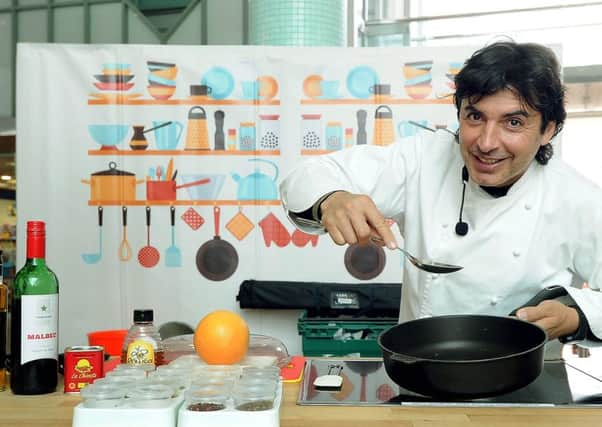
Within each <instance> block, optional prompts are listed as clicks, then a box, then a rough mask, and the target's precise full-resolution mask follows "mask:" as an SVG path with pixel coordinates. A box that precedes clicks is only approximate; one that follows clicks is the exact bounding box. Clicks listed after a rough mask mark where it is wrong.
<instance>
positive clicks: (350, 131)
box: [17, 44, 475, 353]
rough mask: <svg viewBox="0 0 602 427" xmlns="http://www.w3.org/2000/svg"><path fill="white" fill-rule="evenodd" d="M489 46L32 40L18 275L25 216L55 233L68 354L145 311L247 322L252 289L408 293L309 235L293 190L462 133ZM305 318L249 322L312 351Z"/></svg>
mask: <svg viewBox="0 0 602 427" xmlns="http://www.w3.org/2000/svg"><path fill="white" fill-rule="evenodd" d="M474 50H475V48H474V47H463V48H449V47H445V48H362V49H344V48H268V47H227V46H215V47H208V46H141V45H60V44H20V45H19V47H18V72H17V75H18V78H17V80H18V81H17V99H18V105H17V134H18V144H17V163H18V164H17V172H18V179H17V183H18V190H17V197H18V210H19V218H18V229H17V235H18V239H19V258H18V259H19V261H18V263H19V266H20V265H22V264H23V262H24V254H25V244H24V237H25V235H24V233H25V223H26V221H27V220H30V219H42V220H45V221H47V223H48V225H47V230H48V231H47V254H48V263H49V265H50V266H51V267H52V268H53V269H54V270H55V272H56V273H57V275H58V277H59V280H60V346H61V347H64V346H65V345H77V344H85V343H86V342H87V341H86V336H85V332H87V331H93V330H99V329H112V328H123V327H127V326H129V325H130V323H131V317H132V310H133V309H134V308H154V310H155V321H156V323H157V324H158V325H160V324H162V323H164V322H166V321H170V320H178V321H184V322H186V323H188V324H190V325H192V326H194V325H196V322H197V321H198V320H199V319H200V318H201V317H202V316H203V315H204V314H206V313H207V312H208V311H210V310H213V309H216V308H226V309H232V310H237V309H238V304H237V302H236V294H237V293H238V287H239V285H240V283H241V282H242V281H243V280H245V279H257V280H289V281H318V282H338V283H357V282H360V281H363V280H371V281H374V282H383V283H384V282H387V283H391V282H401V277H402V274H401V259H400V256H399V255H398V254H397V253H387V254H386V258H385V259H384V262H380V263H377V264H375V265H368V266H366V265H363V266H361V268H358V266H357V265H354V264H353V261H349V260H348V261H347V262H346V261H345V259H346V257H345V254H346V251H347V249H346V248H344V247H338V246H336V245H334V244H333V243H332V242H331V241H330V239H329V238H328V237H325V236H319V237H318V236H309V235H306V234H304V233H301V232H299V231H297V230H295V229H294V227H293V226H292V224H290V223H289V222H288V220H287V219H286V216H285V215H284V212H283V210H282V207H281V205H280V202H279V194H278V185H279V183H280V181H281V180H282V177H283V176H284V175H286V173H287V172H288V171H289V170H290V169H291V168H292V167H293V165H295V164H296V163H297V162H299V161H301V160H302V159H303V158H305V157H308V156H316V155H321V154H323V153H328V152H331V151H334V150H345V149H348V148H349V147H351V146H354V145H358V144H374V145H381V146H385V145H388V144H391V143H394V141H395V140H397V139H399V138H400V137H404V136H410V135H412V134H414V133H416V132H428V130H424V129H423V127H426V128H430V129H435V128H445V129H448V130H449V131H452V132H453V131H455V130H456V128H457V122H456V115H455V109H454V108H453V106H452V103H451V102H452V99H451V96H450V95H451V94H452V93H453V90H454V85H453V77H454V75H455V73H457V72H458V70H459V68H460V67H461V65H462V63H463V61H464V59H465V58H467V57H468V56H469V55H470V54H471V53H472V52H473V51H474ZM348 258H349V259H352V257H348ZM298 315H299V313H298V312H292V313H291V312H287V311H270V313H269V314H266V313H265V312H261V311H258V312H249V313H247V314H246V317H247V318H248V320H249V323H250V326H251V329H252V332H254V333H261V334H268V335H273V336H277V337H279V338H281V339H283V341H284V342H285V344H286V345H287V347H288V348H289V351H290V352H291V353H298V352H300V349H299V347H300V344H299V342H300V339H299V337H298V336H297V331H296V321H297V318H298ZM73 325H77V327H75V326H73Z"/></svg>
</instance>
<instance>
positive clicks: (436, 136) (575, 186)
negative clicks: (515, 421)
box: [280, 42, 602, 342]
mask: <svg viewBox="0 0 602 427" xmlns="http://www.w3.org/2000/svg"><path fill="white" fill-rule="evenodd" d="M455 83H456V92H455V95H454V103H455V106H456V109H457V115H458V120H459V129H458V132H457V134H456V135H452V134H450V133H449V132H444V131H441V130H439V131H437V132H434V133H422V134H421V135H419V137H417V138H415V139H411V140H402V141H399V142H397V143H395V144H392V145H390V146H388V147H377V146H358V147H354V148H353V149H348V150H344V151H339V152H336V153H333V154H332V155H327V156H319V157H316V158H313V159H311V160H307V161H305V162H303V163H302V164H300V165H299V166H298V167H297V168H296V169H295V170H294V171H292V172H291V174H290V175H289V176H288V177H287V178H286V179H285V180H284V181H283V182H282V184H281V188H280V189H281V195H282V200H283V204H284V206H285V209H286V210H287V212H288V215H289V217H290V218H291V219H292V220H293V222H295V224H296V225H297V226H298V227H299V228H302V229H303V230H304V231H306V232H310V233H311V232H313V233H317V232H324V231H326V232H328V233H329V235H330V237H331V238H332V240H333V241H334V242H335V243H336V244H338V245H344V244H352V243H356V242H358V241H366V240H368V239H369V238H374V237H377V238H379V239H380V240H382V241H383V242H384V244H385V245H386V246H387V247H389V248H395V247H396V246H397V242H396V241H395V237H394V234H393V233H392V231H391V230H390V228H389V226H388V225H387V222H386V218H391V219H393V220H394V221H395V222H396V223H397V225H398V226H399V230H400V232H401V235H402V236H403V238H404V246H405V249H407V250H408V251H409V252H410V253H412V254H413V255H415V256H416V257H418V258H420V259H424V260H429V259H431V260H437V261H440V262H445V263H450V264H458V265H462V266H464V269H462V270H460V271H458V272H455V273H451V274H448V275H437V274H430V273H426V272H424V271H421V270H418V269H417V268H416V267H414V266H413V265H411V264H410V263H409V262H408V261H407V260H406V261H405V263H404V278H403V287H402V298H401V299H402V302H401V309H400V321H405V320H411V319H416V318H421V317H427V316H434V315H444V314H454V313H481V314H495V315H507V314H508V313H509V312H510V311H512V310H513V309H514V308H516V307H519V306H521V305H522V304H524V303H525V302H526V301H527V300H528V299H530V298H531V297H532V296H533V295H535V294H536V293H537V292H538V291H540V290H541V289H543V288H545V287H547V286H551V285H562V286H564V287H566V288H567V291H568V293H569V295H570V297H571V301H569V303H562V302H560V301H557V300H547V301H544V302H542V303H540V304H538V305H537V306H535V307H527V308H523V309H521V310H519V311H518V313H517V316H518V317H520V318H522V319H524V320H527V321H530V322H534V323H536V324H537V325H539V326H541V327H542V328H543V329H545V330H546V332H547V333H548V336H549V338H550V339H553V338H561V340H562V341H563V342H566V341H573V340H583V339H586V338H587V339H589V340H596V339H600V338H602V294H601V293H599V292H596V291H594V289H595V290H599V289H600V286H601V285H602V190H601V189H600V188H599V187H597V186H596V185H595V184H593V183H591V182H590V181H588V180H586V179H585V178H583V177H582V176H580V175H579V174H578V173H577V172H576V171H574V170H573V169H571V168H570V167H569V166H568V165H567V164H565V163H564V162H562V160H560V159H557V158H552V155H553V147H552V145H551V140H552V138H553V137H554V136H556V135H557V134H558V132H560V130H561V129H562V126H563V123H564V120H565V117H566V112H565V109H564V88H563V86H562V82H561V79H560V67H559V65H558V62H557V60H556V58H555V56H554V54H553V52H552V51H551V50H550V49H548V48H546V47H544V46H540V45H536V44H518V43H514V42H499V43H495V44H492V45H489V46H487V47H485V48H483V49H481V50H479V51H477V52H475V54H474V55H473V56H472V57H471V58H470V59H469V60H468V61H467V62H466V64H465V66H464V67H463V68H462V70H461V71H460V72H459V73H458V75H457V76H456V80H455ZM584 282H587V283H588V285H589V288H587V289H582V285H583V283H584Z"/></svg>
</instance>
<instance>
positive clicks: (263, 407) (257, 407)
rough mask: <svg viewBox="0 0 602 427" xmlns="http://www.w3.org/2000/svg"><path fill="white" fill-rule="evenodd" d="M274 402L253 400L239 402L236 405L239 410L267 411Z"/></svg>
mask: <svg viewBox="0 0 602 427" xmlns="http://www.w3.org/2000/svg"><path fill="white" fill-rule="evenodd" d="M273 406H274V403H273V402H272V401H271V400H254V401H251V402H245V403H241V404H240V405H238V406H237V407H236V409H238V410H239V411H267V410H268V409H272V407H273Z"/></svg>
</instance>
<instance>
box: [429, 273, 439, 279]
mask: <svg viewBox="0 0 602 427" xmlns="http://www.w3.org/2000/svg"><path fill="white" fill-rule="evenodd" d="M438 278H439V275H438V274H434V273H433V274H431V279H432V280H437V279H438Z"/></svg>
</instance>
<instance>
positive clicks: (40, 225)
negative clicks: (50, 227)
mask: <svg viewBox="0 0 602 427" xmlns="http://www.w3.org/2000/svg"><path fill="white" fill-rule="evenodd" d="M27 258H46V223H45V222H44V221H27Z"/></svg>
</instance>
